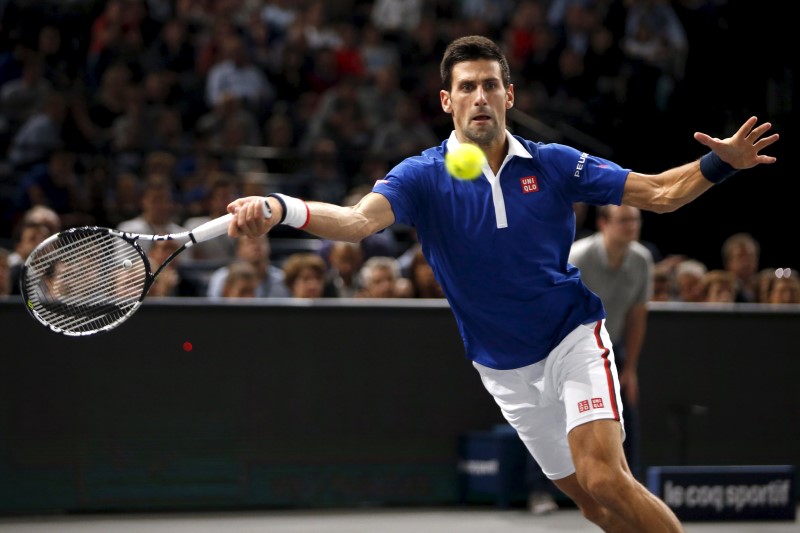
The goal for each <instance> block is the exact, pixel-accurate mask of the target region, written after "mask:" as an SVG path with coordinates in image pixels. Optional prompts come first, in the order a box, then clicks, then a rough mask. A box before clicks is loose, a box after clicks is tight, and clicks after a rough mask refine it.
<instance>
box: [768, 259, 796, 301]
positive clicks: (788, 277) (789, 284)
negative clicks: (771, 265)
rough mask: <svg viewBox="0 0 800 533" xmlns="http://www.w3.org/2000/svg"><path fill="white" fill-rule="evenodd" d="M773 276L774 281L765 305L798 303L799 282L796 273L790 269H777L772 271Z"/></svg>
mask: <svg viewBox="0 0 800 533" xmlns="http://www.w3.org/2000/svg"><path fill="white" fill-rule="evenodd" d="M773 276H774V277H775V279H774V280H773V282H772V286H771V287H770V291H769V298H768V299H767V300H766V301H767V303H771V304H798V303H800V281H798V279H797V271H796V270H792V269H791V268H777V269H775V270H774V271H773Z"/></svg>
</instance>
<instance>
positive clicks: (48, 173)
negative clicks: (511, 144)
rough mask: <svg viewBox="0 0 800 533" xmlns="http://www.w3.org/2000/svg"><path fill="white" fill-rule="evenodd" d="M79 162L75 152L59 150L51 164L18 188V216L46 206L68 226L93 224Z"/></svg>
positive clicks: (37, 168)
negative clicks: (80, 174) (79, 171)
mask: <svg viewBox="0 0 800 533" xmlns="http://www.w3.org/2000/svg"><path fill="white" fill-rule="evenodd" d="M76 159H77V158H76V154H75V153H74V152H71V151H68V150H65V149H61V148H59V149H57V150H55V151H54V152H53V153H52V154H51V155H50V158H49V160H48V162H47V164H40V165H37V166H35V167H33V168H32V169H31V170H30V171H29V172H28V173H27V174H25V175H24V176H23V178H22V181H21V182H20V183H19V185H18V188H17V201H16V208H17V210H18V212H23V211H26V210H28V209H30V208H31V207H32V206H34V205H44V206H48V207H50V208H52V209H53V210H54V211H55V212H56V213H58V215H59V216H60V217H61V219H62V222H63V223H64V225H66V226H74V225H85V224H89V223H91V222H92V221H91V220H89V216H88V214H87V213H88V203H87V198H86V194H85V189H84V184H83V180H82V179H81V178H80V177H79V176H78V174H77V172H76V170H75V166H76Z"/></svg>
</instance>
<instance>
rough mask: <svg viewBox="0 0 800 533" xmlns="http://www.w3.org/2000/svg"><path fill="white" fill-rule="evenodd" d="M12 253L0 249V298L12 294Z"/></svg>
mask: <svg viewBox="0 0 800 533" xmlns="http://www.w3.org/2000/svg"><path fill="white" fill-rule="evenodd" d="M9 255H11V252H9V251H8V250H6V249H5V248H0V296H8V295H9V294H11V270H10V268H9V266H8V256H9Z"/></svg>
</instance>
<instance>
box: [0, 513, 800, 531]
mask: <svg viewBox="0 0 800 533" xmlns="http://www.w3.org/2000/svg"><path fill="white" fill-rule="evenodd" d="M684 527H685V528H686V531H687V533H723V532H725V533H789V532H792V533H800V522H688V523H685V524H684ZM596 531H600V529H599V528H597V527H595V526H593V525H592V524H590V523H588V522H586V520H584V519H583V517H581V515H580V513H579V512H578V511H577V510H576V509H562V510H559V511H556V512H555V513H553V514H550V515H546V516H533V515H531V514H530V513H528V512H527V511H526V510H524V509H512V510H501V509H493V508H478V509H460V508H459V509H357V510H346V511H345V510H322V511H320V510H313V511H309V510H305V511H304V510H292V511H263V512H226V513H210V512H209V513H192V514H186V513H175V514H172V513H158V514H102V515H68V516H36V517H32V516H28V517H0V532H2V533H23V532H24V533H78V532H80V533H94V532H97V533H101V532H102V533H162V532H163V533H183V532H185V533H189V532H191V533H212V532H213V533H251V532H252V533H256V532H258V533H264V532H269V533H490V532H491V533H522V532H525V533H544V532H578V533H580V532H596Z"/></svg>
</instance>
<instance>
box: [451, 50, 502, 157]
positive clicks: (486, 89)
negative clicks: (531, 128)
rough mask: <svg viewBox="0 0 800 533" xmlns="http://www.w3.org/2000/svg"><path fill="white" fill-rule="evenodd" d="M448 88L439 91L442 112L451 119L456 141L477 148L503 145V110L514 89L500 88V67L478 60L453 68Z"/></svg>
mask: <svg viewBox="0 0 800 533" xmlns="http://www.w3.org/2000/svg"><path fill="white" fill-rule="evenodd" d="M452 80H453V81H452V85H451V87H450V90H449V91H441V92H440V93H439V97H440V98H441V101H442V109H444V111H445V112H446V113H450V114H452V115H453V125H454V127H455V129H456V134H457V135H458V136H459V138H460V140H462V141H465V140H468V141H472V142H474V143H475V144H477V145H479V146H489V145H491V144H493V143H496V142H505V129H506V110H508V109H510V108H511V106H512V105H513V103H514V86H513V85H509V86H508V87H503V78H502V73H501V71H500V64H499V63H498V62H497V61H490V60H488V59H479V60H477V61H463V62H461V63H456V64H455V65H454V66H453V72H452Z"/></svg>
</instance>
